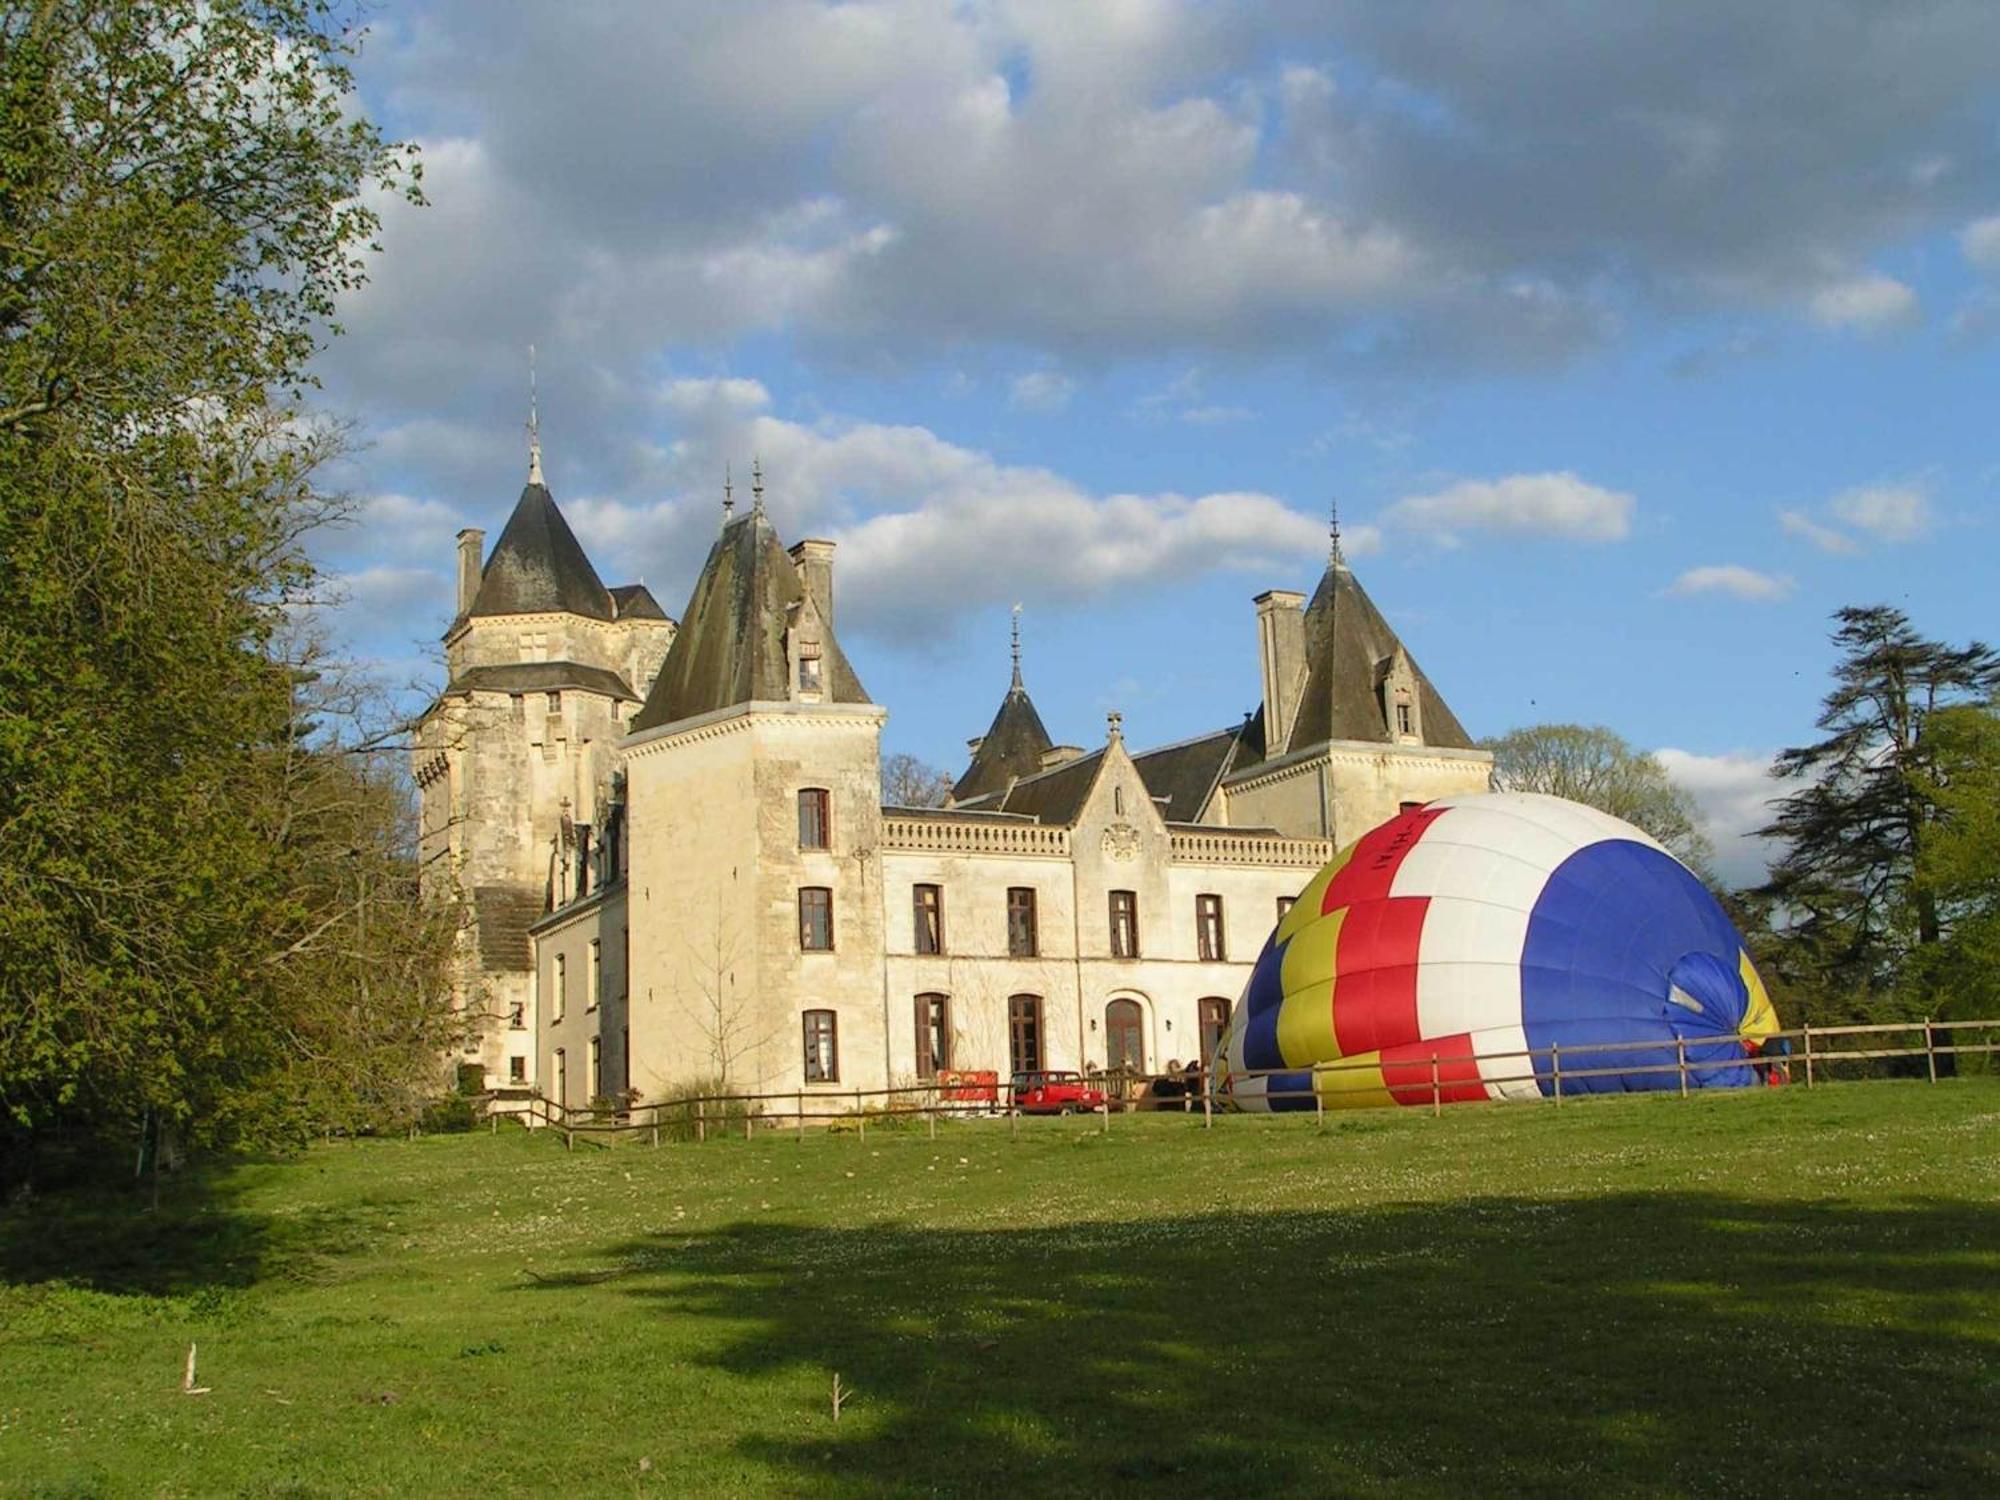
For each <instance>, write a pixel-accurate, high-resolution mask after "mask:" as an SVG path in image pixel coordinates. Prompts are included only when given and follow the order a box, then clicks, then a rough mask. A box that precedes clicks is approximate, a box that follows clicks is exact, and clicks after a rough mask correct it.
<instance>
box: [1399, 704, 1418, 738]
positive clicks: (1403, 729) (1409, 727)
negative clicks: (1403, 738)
mask: <svg viewBox="0 0 2000 1500" xmlns="http://www.w3.org/2000/svg"><path fill="white" fill-rule="evenodd" d="M1416 732H1417V726H1416V724H1415V723H1414V722H1413V721H1412V720H1411V718H1410V705H1409V704H1407V703H1398V704H1397V705H1396V733H1398V734H1415V733H1416Z"/></svg>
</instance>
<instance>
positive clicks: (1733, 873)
mask: <svg viewBox="0 0 2000 1500" xmlns="http://www.w3.org/2000/svg"><path fill="white" fill-rule="evenodd" d="M1653 753H1654V754H1655V755H1656V756H1658V757H1659V761H1660V764H1661V765H1662V766H1664V767H1665V768H1666V772H1667V777H1668V779H1669V780H1671V781H1672V782H1673V783H1674V784H1675V785H1676V786H1679V787H1681V788H1682V789H1683V790H1685V791H1686V792H1687V793H1688V794H1689V795H1690V796H1691V797H1693V798H1694V803H1695V810H1696V813H1697V815H1698V817H1699V820H1700V823H1701V827H1702V831H1703V832H1704V833H1706V834H1707V835H1708V838H1709V842H1710V843H1711V844H1712V845H1713V846H1714V849H1715V873H1716V875H1717V877H1718V878H1719V879H1720V880H1721V881H1722V883H1723V884H1724V885H1725V886H1729V887H1732V888H1740V887H1743V886H1747V885H1754V884H1756V883H1758V882H1760V881H1762V880H1763V879H1764V877H1765V875H1766V873H1767V872H1768V869H1769V866H1770V863H1771V861H1772V859H1774V858H1775V857H1776V856H1777V853H1778V850H1777V849H1776V848H1775V847H1774V846H1773V845H1772V844H1771V842H1770V841H1769V840H1766V839H1761V838H1758V837H1757V836H1756V830H1757V829H1759V828H1762V827H1764V826H1765V825H1767V824H1768V823H1769V822H1770V821H1771V817H1772V808H1771V806H1770V802H1771V799H1772V798H1774V797H1779V796H1782V795H1784V791H1785V788H1784V786H1783V785H1782V784H1781V783H1779V782H1776V781H1774V780H1772V778H1771V757H1770V756H1769V755H1763V754H1747V753H1737V754H1730V755H1697V754H1695V753H1694V752H1692V751H1688V750H1675V749H1665V750H1656V751H1654V752H1653Z"/></svg>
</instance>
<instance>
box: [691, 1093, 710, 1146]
mask: <svg viewBox="0 0 2000 1500" xmlns="http://www.w3.org/2000/svg"><path fill="white" fill-rule="evenodd" d="M694 1138H695V1142H696V1143H697V1144H700V1143H701V1142H703V1141H706V1140H707V1139H708V1105H707V1103H706V1102H704V1101H703V1100H701V1099H696V1100H695V1101H694Z"/></svg>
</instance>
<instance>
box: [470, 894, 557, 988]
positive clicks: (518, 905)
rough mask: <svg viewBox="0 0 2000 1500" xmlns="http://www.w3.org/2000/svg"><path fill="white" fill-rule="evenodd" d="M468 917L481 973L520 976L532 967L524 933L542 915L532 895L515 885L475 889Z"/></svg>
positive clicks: (538, 902)
mask: <svg viewBox="0 0 2000 1500" xmlns="http://www.w3.org/2000/svg"><path fill="white" fill-rule="evenodd" d="M472 913H473V924H474V937H475V940H476V942H477V944H478V948H479V966H480V967H481V968H482V969H486V970H489V971H494V972H507V973H523V972H525V971H527V970H528V969H530V968H532V967H534V965H533V964H532V962H531V961H530V958H529V953H528V929H529V928H530V927H532V926H533V925H534V924H535V922H536V920H537V919H538V918H540V916H541V914H542V902H541V898H540V897H539V896H537V895H536V894H535V892H533V891H532V890H529V889H527V888H526V887H524V886H517V885H475V886H474V887H473V888H472Z"/></svg>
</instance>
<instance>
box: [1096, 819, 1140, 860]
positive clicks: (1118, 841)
mask: <svg viewBox="0 0 2000 1500" xmlns="http://www.w3.org/2000/svg"><path fill="white" fill-rule="evenodd" d="M1104 857H1105V858H1106V859H1110V860H1116V861H1117V862H1118V863H1119V864H1121V865H1122V864H1129V863H1130V862H1131V861H1133V860H1135V859H1137V858H1138V857H1139V830H1138V829H1136V828H1134V827H1133V826H1132V825H1131V824H1130V823H1113V824H1112V825H1111V826H1110V827H1109V828H1107V829H1105V830H1104Z"/></svg>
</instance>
